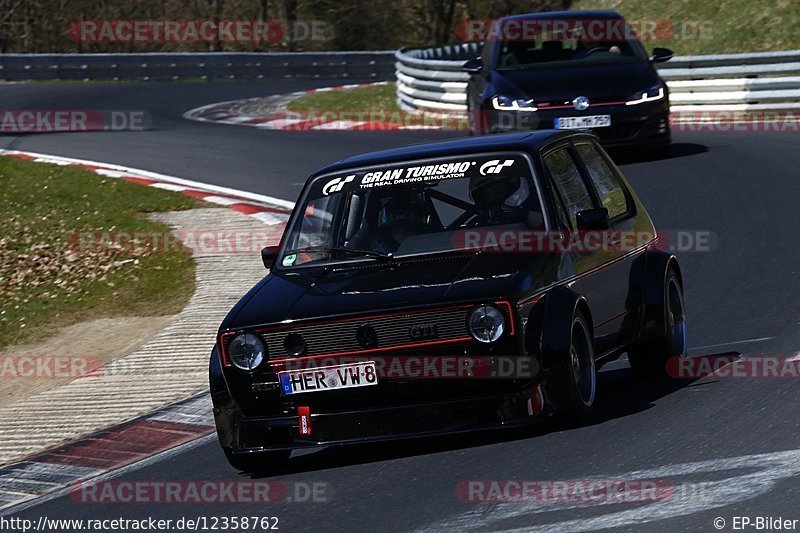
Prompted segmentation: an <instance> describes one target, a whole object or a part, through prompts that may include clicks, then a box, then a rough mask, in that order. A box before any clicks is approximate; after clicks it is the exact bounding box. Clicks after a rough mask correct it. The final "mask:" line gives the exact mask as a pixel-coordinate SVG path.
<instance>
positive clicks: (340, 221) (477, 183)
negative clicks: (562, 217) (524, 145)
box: [278, 154, 546, 268]
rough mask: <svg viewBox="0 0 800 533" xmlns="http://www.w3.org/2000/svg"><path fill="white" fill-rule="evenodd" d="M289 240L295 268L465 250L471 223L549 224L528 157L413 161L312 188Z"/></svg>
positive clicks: (287, 261) (287, 255)
mask: <svg viewBox="0 0 800 533" xmlns="http://www.w3.org/2000/svg"><path fill="white" fill-rule="evenodd" d="M298 209H299V210H298V213H300V214H299V216H296V217H294V218H293V222H292V224H291V227H290V228H289V229H288V232H287V236H286V238H285V239H284V245H283V248H282V250H281V253H280V256H279V260H278V264H279V265H280V266H281V267H285V268H290V267H296V266H300V265H324V264H329V263H332V262H341V261H353V260H363V259H365V258H368V259H371V260H378V261H379V260H381V259H391V258H395V257H401V256H409V255H419V254H428V253H439V252H451V251H459V250H463V242H462V243H461V244H459V243H460V242H461V241H460V240H459V239H458V235H459V232H460V231H463V230H464V229H467V228H494V229H498V228H506V227H508V228H509V229H511V228H519V229H546V227H545V226H546V224H545V217H544V216H543V214H542V207H541V202H540V199H539V194H538V193H537V189H536V186H535V182H534V180H533V176H532V172H531V165H530V164H529V162H528V160H527V159H526V158H525V157H524V156H522V155H521V154H495V155H487V156H479V157H469V158H465V157H463V156H462V157H459V158H449V159H438V160H435V161H425V162H409V163H403V164H395V165H387V166H385V167H379V168H370V169H365V170H359V171H357V172H349V173H343V174H340V175H328V176H324V177H321V178H319V179H317V180H315V182H314V183H313V184H312V185H311V187H310V188H309V190H308V193H307V194H306V196H305V197H304V200H303V204H302V206H301V207H299V208H298Z"/></svg>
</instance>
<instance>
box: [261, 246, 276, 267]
mask: <svg viewBox="0 0 800 533" xmlns="http://www.w3.org/2000/svg"><path fill="white" fill-rule="evenodd" d="M279 249H280V246H267V247H265V248H262V249H261V262H263V263H264V268H266V269H267V270H269V269H270V268H272V265H274V264H275V260H276V259H278V250H279Z"/></svg>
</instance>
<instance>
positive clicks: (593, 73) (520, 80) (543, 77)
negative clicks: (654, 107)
mask: <svg viewBox="0 0 800 533" xmlns="http://www.w3.org/2000/svg"><path fill="white" fill-rule="evenodd" d="M658 81H659V77H658V74H657V73H656V71H655V69H654V68H653V66H652V65H651V64H650V63H649V62H647V61H642V62H640V63H633V64H630V63H627V64H624V65H597V66H593V67H591V68H531V69H518V70H499V71H497V70H496V71H493V72H492V84H493V85H494V88H495V90H496V91H497V93H498V94H501V95H504V96H509V97H511V98H525V99H528V98H532V99H533V100H534V101H536V102H552V101H559V100H572V99H573V98H575V97H576V96H586V97H588V98H589V100H592V98H628V97H629V96H631V95H632V94H633V93H635V92H637V91H641V90H644V89H647V88H649V87H651V86H652V85H654V84H655V83H657V82H658Z"/></svg>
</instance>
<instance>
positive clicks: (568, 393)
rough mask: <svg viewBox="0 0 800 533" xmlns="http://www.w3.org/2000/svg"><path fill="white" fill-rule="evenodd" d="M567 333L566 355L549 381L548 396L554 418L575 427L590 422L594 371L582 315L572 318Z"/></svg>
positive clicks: (589, 336) (588, 332) (588, 333)
mask: <svg viewBox="0 0 800 533" xmlns="http://www.w3.org/2000/svg"><path fill="white" fill-rule="evenodd" d="M570 331H571V334H570V350H569V354H567V360H566V361H564V362H563V365H564V366H562V368H561V370H560V371H559V372H558V373H557V374H556V375H555V376H554V379H553V380H552V381H553V382H552V384H551V396H552V398H553V400H554V403H555V408H556V414H557V415H558V416H559V417H560V418H562V419H566V420H569V421H570V422H573V423H575V422H581V421H583V420H585V419H587V418H589V416H590V415H591V414H592V412H593V411H594V405H595V397H596V393H597V371H596V368H595V360H594V342H593V339H592V331H591V328H590V327H589V321H588V320H587V319H586V317H584V316H583V314H581V313H577V314H576V315H575V316H574V317H573V319H572V328H571V330H570Z"/></svg>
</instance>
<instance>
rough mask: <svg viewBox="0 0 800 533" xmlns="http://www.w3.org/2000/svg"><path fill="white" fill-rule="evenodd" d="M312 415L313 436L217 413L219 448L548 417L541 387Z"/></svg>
mask: <svg viewBox="0 0 800 533" xmlns="http://www.w3.org/2000/svg"><path fill="white" fill-rule="evenodd" d="M309 414H310V427H311V434H310V435H302V434H301V431H300V423H299V417H298V416H297V414H295V413H293V414H291V415H289V416H244V415H243V414H242V413H241V412H240V411H239V410H238V409H237V408H235V407H222V408H215V409H214V419H215V422H216V426H217V433H218V435H219V439H220V444H221V445H222V446H223V447H225V448H228V449H230V450H231V451H232V452H234V453H257V452H263V451H275V450H287V449H288V450H291V449H301V448H312V447H315V446H331V445H345V444H356V443H364V442H378V441H387V440H397V439H407V438H418V437H427V436H435V435H447V434H454V433H464V432H474V431H481V430H487V429H496V428H511V427H519V426H525V425H528V424H532V423H535V422H537V421H539V420H541V419H543V418H545V417H547V416H548V415H549V414H550V410H549V408H548V407H547V404H546V403H545V401H544V397H543V395H542V387H541V386H540V385H539V383H538V382H530V383H527V384H524V385H518V386H517V387H516V388H514V389H512V390H509V391H508V392H505V393H502V394H495V395H488V396H487V395H476V396H472V397H461V398H458V399H447V400H437V401H427V402H420V403H409V404H403V405H390V406H385V405H384V406H380V407H368V406H365V407H363V408H359V409H349V410H340V411H328V412H317V413H315V412H314V411H313V409H312V410H311V412H310V413H309Z"/></svg>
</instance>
